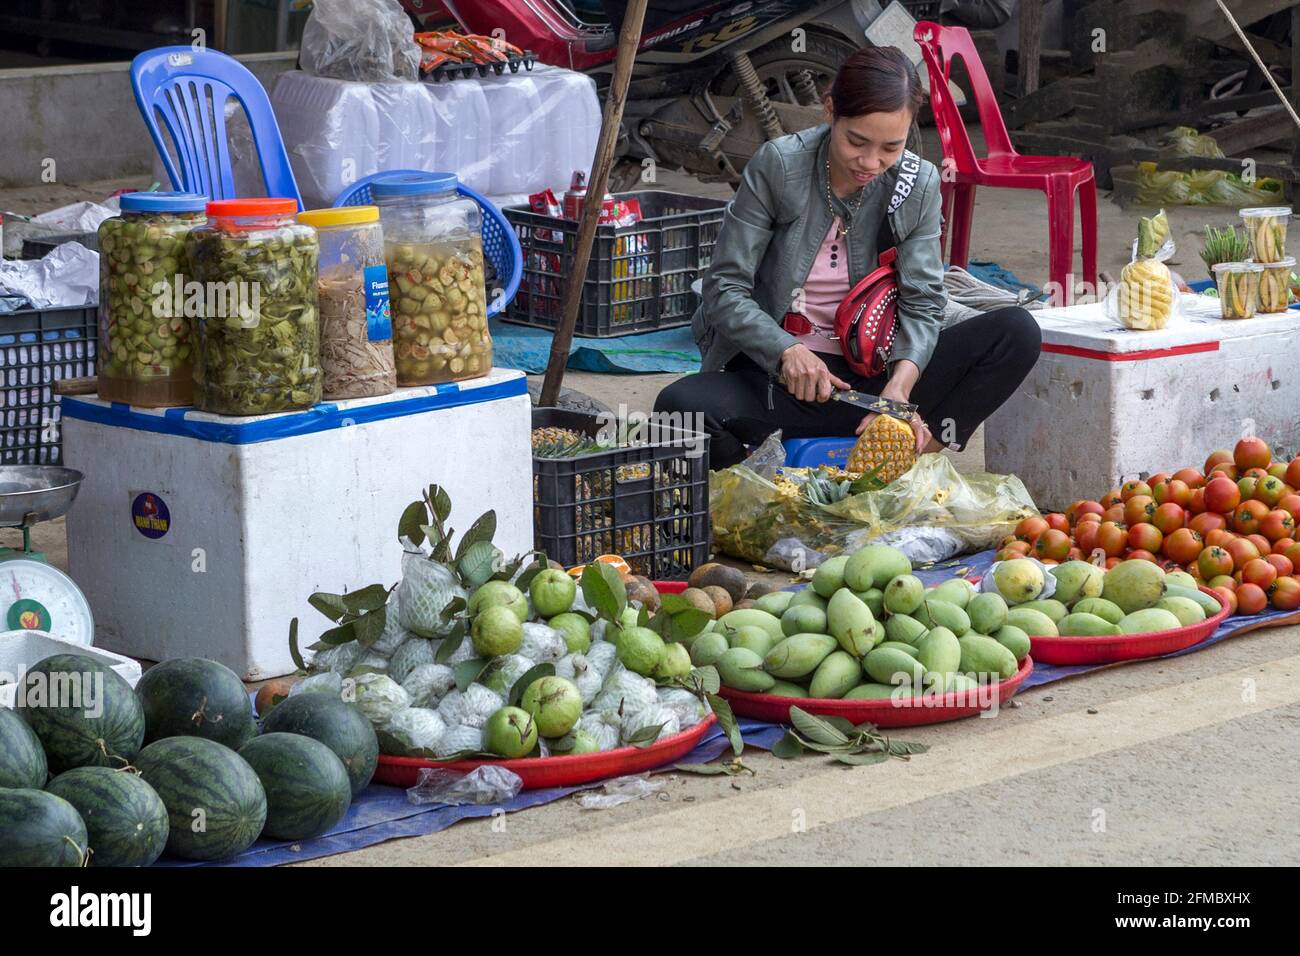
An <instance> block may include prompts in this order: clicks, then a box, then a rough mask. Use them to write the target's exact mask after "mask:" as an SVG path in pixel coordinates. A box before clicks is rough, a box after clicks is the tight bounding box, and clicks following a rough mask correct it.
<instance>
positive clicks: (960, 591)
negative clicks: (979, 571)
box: [925, 578, 975, 611]
mask: <svg viewBox="0 0 1300 956" xmlns="http://www.w3.org/2000/svg"><path fill="white" fill-rule="evenodd" d="M925 596H926V597H927V598H928V599H929V600H931V601H936V600H937V601H947V602H948V603H949V604H955V605H957V607H959V608H961V609H962V610H963V611H964V610H966V608H967V607H969V606H970V602H971V600H972V599H973V598H974V597H975V585H973V584H971V583H970V582H969V581H967V580H966V579H965V578H953V579H952V580H951V581H944V582H943V583H942V584H940V585H937V586H936V587H933V588H931V589H930V590H929V592H928V593H927V594H926V595H925Z"/></svg>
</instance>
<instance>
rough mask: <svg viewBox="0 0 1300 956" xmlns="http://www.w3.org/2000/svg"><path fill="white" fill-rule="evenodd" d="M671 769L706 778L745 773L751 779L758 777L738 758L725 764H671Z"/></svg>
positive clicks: (735, 775) (755, 772) (756, 773)
mask: <svg viewBox="0 0 1300 956" xmlns="http://www.w3.org/2000/svg"><path fill="white" fill-rule="evenodd" d="M673 769H674V770H680V771H681V772H682V773H698V774H701V775H702V776H708V777H716V776H727V777H738V776H740V775H741V774H742V773H747V774H749V775H750V776H751V777H756V776H758V772H757V771H755V770H754V769H753V768H751V767H746V766H745V764H744V763H743V762H742V761H741V760H740V758H739V757H737V758H736V759H734V760H728V761H726V762H725V763H676V764H673Z"/></svg>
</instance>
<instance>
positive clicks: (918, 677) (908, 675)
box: [862, 647, 925, 687]
mask: <svg viewBox="0 0 1300 956" xmlns="http://www.w3.org/2000/svg"><path fill="white" fill-rule="evenodd" d="M862 666H863V669H864V670H866V672H867V674H868V676H870V677H871V679H872V680H874V681H877V682H878V683H881V684H893V683H895V682H896V681H898V680H901V681H904V682H906V683H908V684H911V685H912V686H914V687H920V686H921V685H922V683H923V681H924V679H925V666H924V665H923V664H922V663H921V662H920V661H919V660H917V659H916V658H915V657H912V656H911V655H910V654H905V653H903V652H902V651H896V650H894V649H893V648H889V647H877V648H876V649H875V650H874V651H872V652H871V653H870V654H868V655H867V656H866V658H865V660H864V661H863V664H862Z"/></svg>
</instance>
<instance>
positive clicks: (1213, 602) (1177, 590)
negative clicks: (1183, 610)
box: [1156, 575, 1223, 617]
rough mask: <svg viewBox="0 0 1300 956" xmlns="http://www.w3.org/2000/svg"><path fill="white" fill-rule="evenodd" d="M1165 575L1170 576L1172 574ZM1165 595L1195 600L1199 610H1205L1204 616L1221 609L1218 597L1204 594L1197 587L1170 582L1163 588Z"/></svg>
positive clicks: (1212, 614)
mask: <svg viewBox="0 0 1300 956" xmlns="http://www.w3.org/2000/svg"><path fill="white" fill-rule="evenodd" d="M1166 577H1167V578H1168V577H1172V575H1167V576H1166ZM1165 597H1167V598H1171V597H1180V598H1187V599H1188V600H1189V601H1195V602H1196V603H1197V605H1199V606H1200V608H1201V610H1202V611H1204V612H1205V616H1206V617H1214V615H1216V614H1218V613H1219V612H1220V611H1222V610H1223V605H1222V604H1220V603H1219V599H1218V598H1216V597H1215V596H1214V595H1212V594H1206V593H1205V592H1204V591H1202V590H1200V589H1199V588H1185V587H1183V586H1182V585H1181V584H1171V585H1169V586H1167V587H1166V588H1165ZM1159 606H1160V605H1159V604H1157V605H1156V607H1159Z"/></svg>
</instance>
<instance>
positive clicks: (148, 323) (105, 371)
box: [98, 193, 207, 408]
mask: <svg viewBox="0 0 1300 956" xmlns="http://www.w3.org/2000/svg"><path fill="white" fill-rule="evenodd" d="M206 202H207V198H206V197H205V196H202V195H199V194H195V193H127V194H125V195H123V196H122V197H121V200H120V208H121V212H122V214H121V216H120V217H114V218H112V219H106V220H104V222H103V223H101V224H100V227H99V253H100V255H99V281H100V294H99V367H98V379H99V382H98V387H99V395H100V397H101V398H104V399H106V400H108V401H112V402H126V403H128V404H131V405H140V406H144V407H151V408H157V407H166V406H177V405H189V404H190V402H191V396H192V393H193V387H194V386H193V372H192V370H191V360H192V350H193V343H192V340H191V335H190V329H191V323H190V318H189V316H187V315H186V313H185V309H184V303H185V291H186V290H185V282H186V281H187V280H188V278H189V276H188V275H187V274H186V273H187V272H188V271H189V270H188V261H187V258H186V252H185V241H186V238H187V237H188V236H189V234H190V231H191V230H192V229H194V228H195V227H196V226H201V225H202V224H203V223H204V221H205V218H206V217H205V215H204V206H205V204H206Z"/></svg>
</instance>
